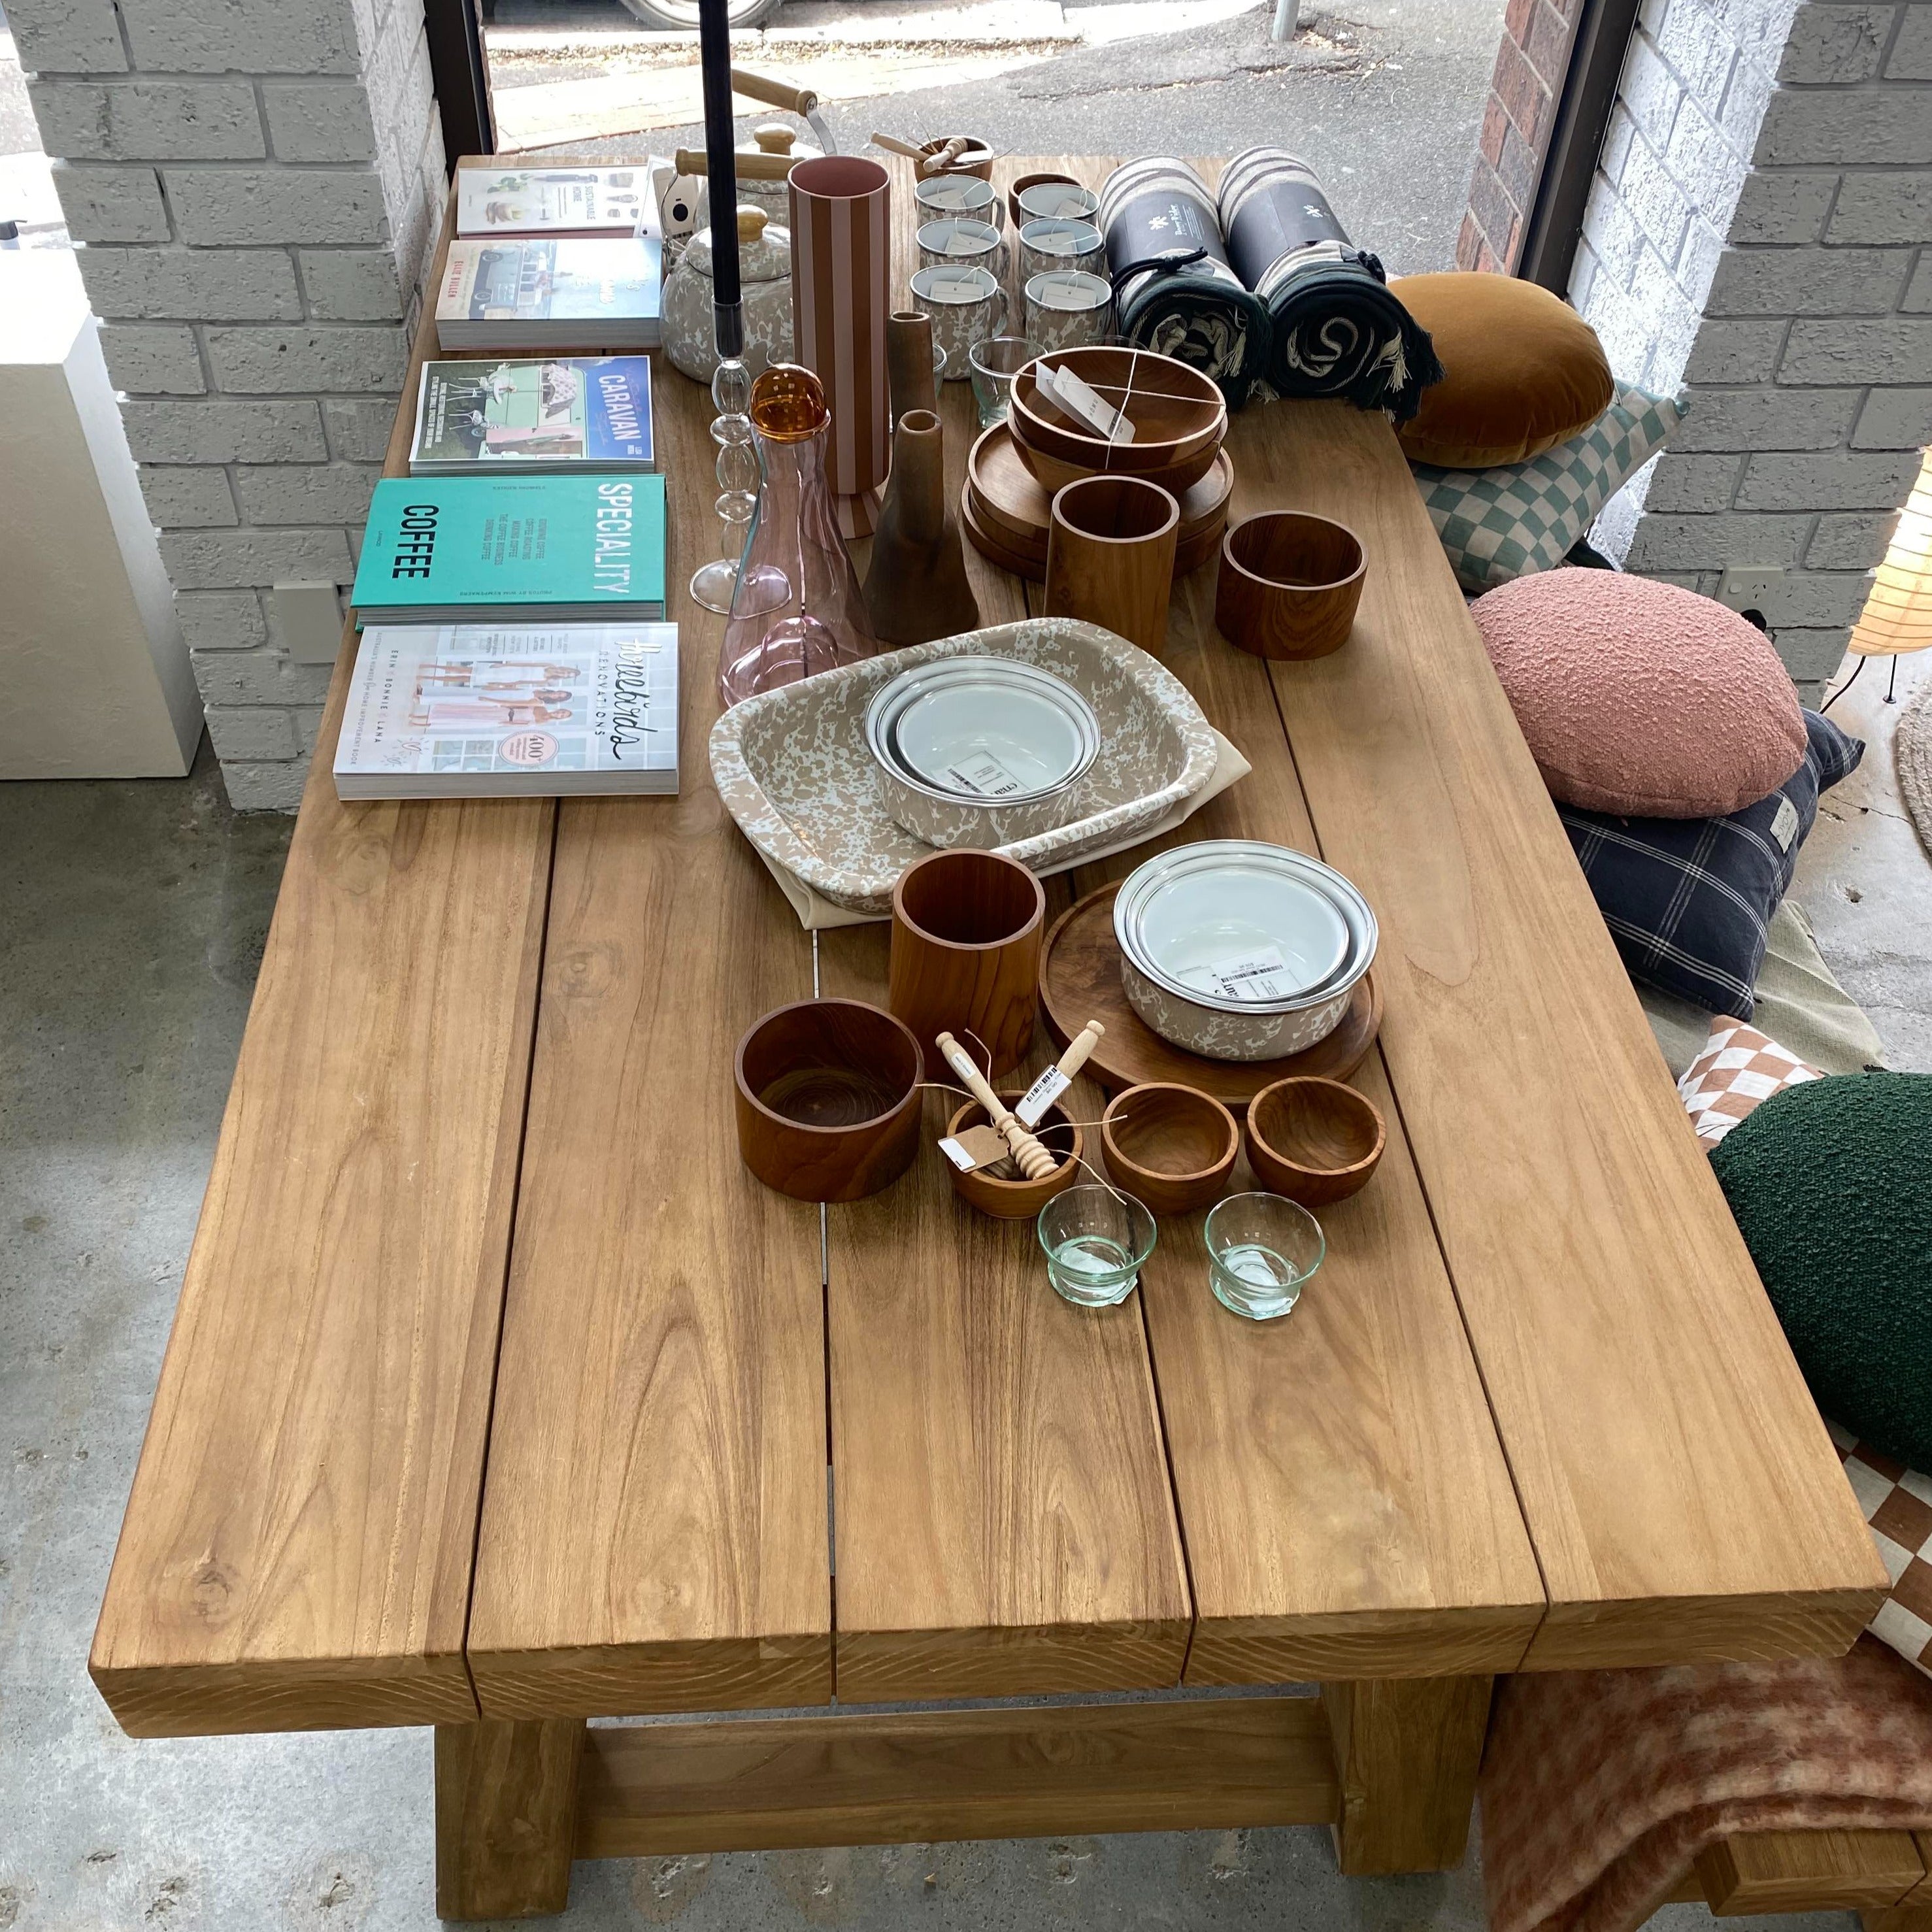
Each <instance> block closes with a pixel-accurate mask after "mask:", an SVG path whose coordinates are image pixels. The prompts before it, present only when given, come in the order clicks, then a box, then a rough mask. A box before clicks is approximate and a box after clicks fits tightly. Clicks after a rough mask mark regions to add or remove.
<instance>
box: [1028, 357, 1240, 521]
mask: <svg viewBox="0 0 1932 1932" xmlns="http://www.w3.org/2000/svg"><path fill="white" fill-rule="evenodd" d="M1050 359H1051V361H1052V364H1053V365H1054V367H1055V368H1069V369H1071V370H1072V371H1073V373H1074V374H1076V376H1078V377H1079V378H1080V380H1082V382H1083V383H1086V384H1087V385H1088V387H1089V388H1091V389H1094V390H1095V391H1097V392H1098V393H1099V394H1100V395H1101V396H1103V398H1106V401H1109V402H1110V403H1112V404H1113V405H1114V406H1115V408H1117V409H1124V410H1125V412H1126V413H1127V416H1129V418H1130V419H1131V420H1132V422H1133V425H1134V440H1133V442H1131V443H1108V442H1106V440H1103V438H1102V437H1099V436H1097V435H1094V434H1091V433H1090V432H1088V431H1083V430H1082V429H1081V428H1079V426H1078V425H1076V424H1075V423H1073V422H1072V421H1071V419H1069V418H1068V417H1067V416H1064V415H1063V414H1062V413H1061V411H1060V410H1058V408H1057V407H1055V405H1053V404H1050V403H1049V402H1047V401H1045V400H1044V399H1043V398H1042V397H1041V396H1040V394H1039V386H1040V379H1039V370H1040V359H1036V360H1035V361H1034V362H1030V363H1028V365H1026V367H1025V368H1023V369H1022V370H1021V371H1020V372H1019V374H1018V375H1016V377H1014V378H1013V390H1012V407H1011V409H1010V412H1009V421H1010V422H1011V424H1012V425H1013V440H1015V442H1016V443H1019V445H1020V446H1021V447H1022V449H1023V450H1025V451H1026V452H1028V454H1029V455H1030V456H1038V457H1043V458H1048V459H1049V460H1052V461H1053V462H1055V463H1067V464H1072V465H1073V466H1076V467H1078V468H1079V469H1119V470H1127V471H1129V472H1132V473H1133V474H1134V475H1142V476H1148V477H1150V478H1152V477H1154V476H1155V475H1156V472H1160V471H1178V470H1179V469H1182V468H1184V467H1185V466H1187V465H1188V464H1190V463H1193V462H1194V461H1195V460H1196V459H1197V458H1200V457H1201V456H1202V455H1203V454H1204V453H1207V454H1208V455H1209V457H1210V460H1211V456H1212V452H1215V451H1217V450H1219V449H1220V447H1221V445H1222V443H1223V440H1225V439H1226V436H1227V434H1228V405H1227V403H1226V399H1225V398H1223V395H1222V394H1221V392H1220V390H1219V389H1217V388H1216V387H1215V386H1214V384H1213V383H1211V382H1210V381H1209V380H1208V378H1207V377H1205V376H1204V375H1202V374H1201V373H1200V371H1199V370H1196V369H1190V368H1188V366H1187V364H1186V363H1184V362H1176V361H1175V359H1174V358H1173V357H1172V356H1157V355H1156V354H1154V352H1153V351H1152V350H1145V349H1113V348H1102V347H1091V348H1085V349H1063V350H1055V351H1054V352H1052V356H1051V358H1050ZM1207 470H1208V463H1201V464H1200V466H1199V468H1197V469H1195V470H1194V472H1193V475H1192V476H1190V477H1187V478H1184V479H1182V480H1181V485H1180V487H1181V488H1183V489H1185V488H1186V487H1187V484H1188V483H1189V482H1191V481H1193V480H1194V479H1195V478H1198V477H1199V476H1202V475H1205V474H1206V473H1207ZM1036 473H1037V472H1036ZM1067 480H1070V479H1067ZM1041 481H1046V478H1044V477H1043V478H1041ZM1055 487H1057V486H1055ZM1162 487H1163V488H1169V487H1173V486H1172V485H1171V484H1167V483H1166V482H1165V481H1163V483H1162Z"/></svg>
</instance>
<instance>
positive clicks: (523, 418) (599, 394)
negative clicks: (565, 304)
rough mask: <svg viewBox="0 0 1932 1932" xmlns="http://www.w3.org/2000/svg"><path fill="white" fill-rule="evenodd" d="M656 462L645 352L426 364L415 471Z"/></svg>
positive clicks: (576, 468)
mask: <svg viewBox="0 0 1932 1932" xmlns="http://www.w3.org/2000/svg"><path fill="white" fill-rule="evenodd" d="M655 466H656V460H655V455H654V454H653V452H652V441H651V364H650V358H649V356H568V357H562V358H558V359H550V360H545V361H531V362H473V361H472V362H425V364H424V365H423V372H422V388H421V389H419V391H418V392H417V398H416V441H415V444H414V446H413V448H412V449H410V475H412V476H473V475H484V474H487V473H489V472H492V471H495V472H504V471H516V472H520V473H522V474H523V475H526V476H535V475H547V474H550V473H553V472H555V473H559V474H564V475H568V474H571V473H573V472H582V471H584V470H586V469H653V468H655Z"/></svg>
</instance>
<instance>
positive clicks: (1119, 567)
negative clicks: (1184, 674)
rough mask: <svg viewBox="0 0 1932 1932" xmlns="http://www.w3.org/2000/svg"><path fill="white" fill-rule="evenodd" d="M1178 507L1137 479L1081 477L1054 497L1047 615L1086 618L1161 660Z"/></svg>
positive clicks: (1165, 494)
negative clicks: (1159, 657) (1152, 653)
mask: <svg viewBox="0 0 1932 1932" xmlns="http://www.w3.org/2000/svg"><path fill="white" fill-rule="evenodd" d="M1180 526H1181V505H1180V504H1179V503H1178V502H1176V501H1175V499H1174V497H1173V496H1171V495H1170V494H1169V493H1168V492H1167V491H1166V490H1163V489H1162V488H1161V487H1160V485H1159V484H1156V483H1148V482H1145V481H1142V479H1141V478H1139V477H1138V476H1121V475H1097V476H1088V477H1084V478H1082V479H1081V480H1080V481H1079V482H1077V483H1070V484H1067V486H1066V487H1065V488H1064V489H1063V490H1059V491H1058V493H1056V494H1055V496H1054V499H1053V508H1052V512H1051V520H1050V522H1049V526H1048V529H1047V537H1046V614H1047V615H1048V616H1049V617H1084V618H1085V619H1086V620H1087V621H1088V622H1089V623H1090V624H1098V625H1100V628H1102V629H1103V630H1106V631H1112V632H1114V634H1115V635H1116V636H1117V637H1125V638H1126V639H1127V642H1128V643H1130V644H1138V645H1139V646H1140V647H1141V649H1142V650H1144V651H1151V652H1154V655H1156V656H1159V655H1160V652H1161V650H1162V649H1163V646H1165V645H1166V642H1167V603H1168V598H1169V596H1170V595H1172V592H1173V589H1174V553H1175V542H1176V540H1177V538H1178V535H1179V532H1180Z"/></svg>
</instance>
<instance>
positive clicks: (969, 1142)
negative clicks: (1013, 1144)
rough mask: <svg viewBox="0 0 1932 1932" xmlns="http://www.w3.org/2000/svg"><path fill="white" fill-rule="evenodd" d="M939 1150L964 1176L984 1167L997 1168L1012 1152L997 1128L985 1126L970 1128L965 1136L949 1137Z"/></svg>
mask: <svg viewBox="0 0 1932 1932" xmlns="http://www.w3.org/2000/svg"><path fill="white" fill-rule="evenodd" d="M939 1151H940V1152H941V1154H944V1155H945V1157H946V1158H947V1160H950V1162H952V1163H953V1166H955V1167H956V1168H957V1169H959V1172H961V1173H962V1174H971V1173H973V1172H975V1171H976V1170H977V1169H980V1168H983V1167H997V1166H998V1165H999V1164H1000V1163H1001V1161H1003V1160H1006V1159H1007V1157H1008V1156H1009V1154H1010V1153H1011V1151H1012V1150H1011V1149H1010V1148H1008V1146H1007V1143H1006V1139H1005V1136H1004V1135H1002V1134H1001V1133H1000V1131H999V1130H998V1128H997V1127H986V1126H984V1125H982V1126H980V1127H968V1129H967V1130H966V1131H965V1133H963V1134H959V1135H956V1136H948V1138H947V1139H944V1140H943V1141H941V1142H940V1144H939Z"/></svg>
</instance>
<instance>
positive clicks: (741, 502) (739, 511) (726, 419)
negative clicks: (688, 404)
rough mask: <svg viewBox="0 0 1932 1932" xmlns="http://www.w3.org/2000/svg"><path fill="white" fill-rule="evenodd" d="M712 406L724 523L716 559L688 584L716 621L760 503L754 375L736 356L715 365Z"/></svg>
mask: <svg viewBox="0 0 1932 1932" xmlns="http://www.w3.org/2000/svg"><path fill="white" fill-rule="evenodd" d="M711 404H712V408H714V409H715V410H716V411H717V412H718V413H717V415H716V416H715V418H714V419H712V425H711V440H712V442H713V443H715V444H717V446H718V503H717V510H718V516H719V517H720V518H721V520H722V522H723V523H724V529H723V532H722V536H721V542H720V544H719V547H718V555H717V556H715V557H714V558H713V559H712V560H711V562H709V563H707V564H705V565H702V566H701V567H700V568H699V569H698V570H697V571H696V572H695V573H694V574H693V576H692V577H691V599H692V601H694V603H697V604H703V607H705V609H706V610H715V611H716V612H717V613H718V615H719V616H729V615H730V610H731V593H732V592H733V591H734V590H735V589H736V588H737V585H738V564H739V559H740V558H741V557H742V556H743V555H744V553H745V532H746V531H747V530H748V529H749V528H750V526H751V513H752V511H754V509H756V508H757V502H758V452H757V443H756V442H755V441H754V439H753V437H752V434H751V371H750V370H748V368H745V365H744V363H743V362H742V361H741V360H740V359H739V358H738V357H737V356H726V357H725V358H724V359H723V360H722V361H721V362H719V364H718V368H717V370H716V371H715V373H714V374H713V375H712V378H711Z"/></svg>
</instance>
